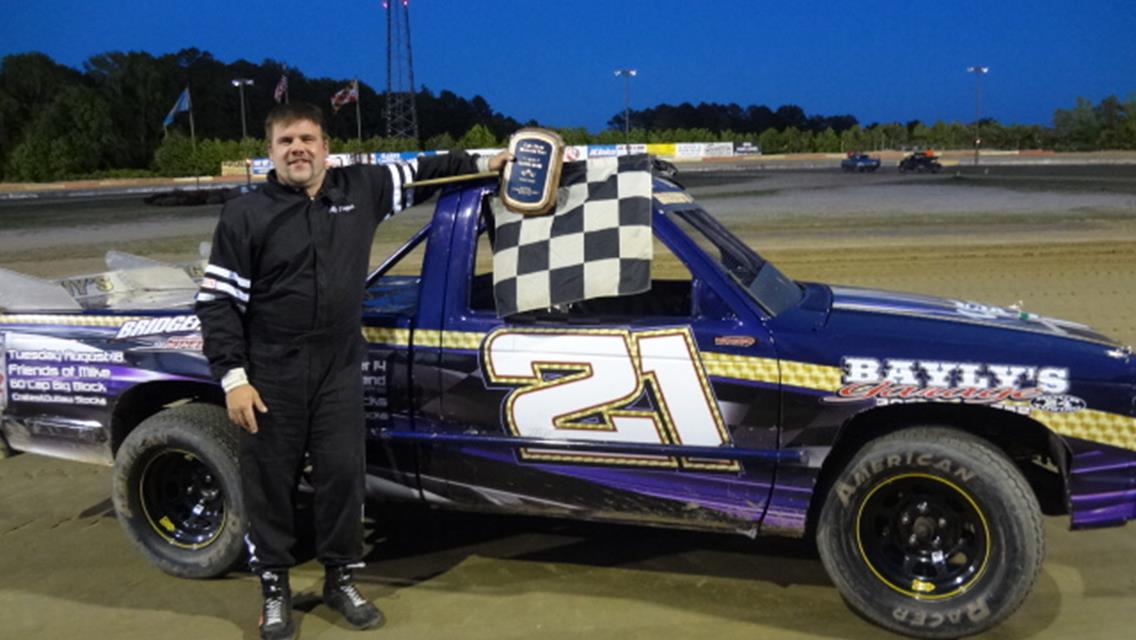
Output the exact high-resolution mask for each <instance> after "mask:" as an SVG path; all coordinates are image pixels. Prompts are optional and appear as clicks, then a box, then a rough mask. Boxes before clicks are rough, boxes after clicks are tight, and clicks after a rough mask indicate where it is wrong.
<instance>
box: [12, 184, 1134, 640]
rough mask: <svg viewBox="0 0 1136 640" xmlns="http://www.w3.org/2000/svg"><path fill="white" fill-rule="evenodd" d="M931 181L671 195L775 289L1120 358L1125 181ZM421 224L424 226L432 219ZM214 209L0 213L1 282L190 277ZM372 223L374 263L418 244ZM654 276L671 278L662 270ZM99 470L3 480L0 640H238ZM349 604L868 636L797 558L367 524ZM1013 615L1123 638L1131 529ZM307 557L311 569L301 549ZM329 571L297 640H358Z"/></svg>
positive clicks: (667, 539) (536, 631)
mask: <svg viewBox="0 0 1136 640" xmlns="http://www.w3.org/2000/svg"><path fill="white" fill-rule="evenodd" d="M959 171H960V172H961V174H962V175H961V176H960V177H955V176H954V169H949V170H948V171H945V172H944V173H943V174H940V175H937V176H911V175H908V176H900V175H898V174H897V173H895V171H894V168H891V167H887V166H885V167H884V168H883V169H881V170H880V172H878V173H875V174H868V175H860V174H848V175H845V174H841V173H840V172H839V170H832V171H827V170H823V171H821V170H818V171H766V172H760V171H750V172H738V171H725V170H720V171H714V172H706V173H695V172H692V171H686V170H684V171H683V173H682V174H680V176H679V178H678V179H679V181H680V182H682V183H683V184H685V185H686V186H687V187H688V188H689V189H690V190H691V191H692V193H694V195H695V196H696V197H697V198H698V199H699V201H700V202H701V203H702V205H703V206H704V207H705V208H706V209H707V210H709V211H711V212H712V213H715V214H716V215H718V216H719V217H720V218H721V219H722V220H723V221H724V222H725V223H726V224H727V225H728V226H730V227H731V228H732V229H734V230H735V231H737V232H738V233H739V235H741V236H742V237H743V238H744V239H746V240H747V241H748V242H749V243H750V244H751V245H752V246H753V247H755V248H756V249H757V250H758V251H759V252H760V253H762V254H763V255H764V256H765V257H767V258H769V259H771V260H773V261H774V262H775V263H777V264H778V266H780V267H781V268H782V269H783V270H784V271H786V272H787V273H788V274H789V275H790V276H792V277H795V278H798V279H805V280H819V281H824V282H831V283H840V284H852V285H863V286H871V287H881V288H887V289H896V290H903V291H919V292H925V293H930V294H936V295H945V296H951V297H956V298H962V299H969V300H975V301H980V302H987V303H993V304H999V305H1007V304H1014V303H1017V302H1022V303H1024V308H1025V309H1026V310H1028V311H1031V312H1035V313H1040V314H1044V315H1051V316H1056V317H1060V318H1066V319H1070V320H1076V321H1080V322H1085V323H1088V324H1090V325H1093V326H1094V327H1096V328H1098V329H1099V330H1101V331H1102V332H1103V333H1105V334H1107V335H1110V336H1112V337H1115V338H1117V339H1118V340H1119V341H1121V342H1122V343H1134V342H1136V295H1134V293H1136V291H1134V289H1136V287H1134V286H1133V285H1134V284H1136V166H1132V165H1127V166H1123V165H1121V166H1105V165H1102V166H1095V167H1062V166H1041V167H993V168H991V169H990V173H989V174H986V173H984V172H982V171H981V170H979V171H977V172H976V171H974V170H973V169H970V168H963V169H959ZM427 208H429V207H427ZM216 214H217V207H215V206H207V207H188V208H159V207H148V206H146V205H143V204H141V202H140V200H139V199H138V198H110V199H105V198H104V199H84V200H81V201H70V200H64V199H55V200H44V201H40V202H36V203H29V202H27V201H23V202H3V203H0V229H2V231H3V232H2V234H0V266H2V267H5V268H10V269H15V270H18V271H22V272H25V273H31V274H34V275H41V276H46V277H57V276H62V275H70V274H78V273H84V272H97V271H102V270H103V269H104V266H103V262H102V256H103V254H104V253H105V251H106V250H107V249H112V248H113V249H118V250H121V251H128V252H130V253H136V254H140V255H147V256H150V257H155V258H159V259H167V260H188V259H192V258H194V257H195V256H196V253H197V245H198V243H199V242H200V241H202V240H207V239H208V237H209V235H210V233H211V230H212V227H213V224H214V223H215V220H216ZM427 215H428V212H427V211H426V210H425V209H422V208H420V210H419V211H418V212H416V213H412V214H409V215H407V216H406V217H405V218H404V219H402V220H399V219H396V220H394V221H392V222H391V223H389V224H388V225H387V226H384V227H383V228H382V229H381V231H380V233H379V236H378V239H377V240H376V243H375V250H374V254H373V257H374V258H375V260H377V259H378V258H379V257H380V256H382V255H385V253H386V251H387V250H388V249H389V248H390V247H391V246H392V245H393V244H395V239H396V238H403V237H406V236H407V235H409V234H410V233H411V232H412V231H413V230H414V229H416V228H417V227H418V226H419V225H421V224H422V223H423V222H424V220H425V219H426V218H425V217H426V216H427ZM660 268H661V269H664V270H665V269H666V268H667V267H666V265H665V262H663V261H660ZM109 496H110V473H109V470H108V469H105V468H102V467H96V466H90V465H83V464H78V463H69V462H60V461H53V460H48V459H46V458H41V457H37V456H32V455H20V456H16V457H13V458H10V459H7V460H3V461H0V611H3V612H4V615H3V616H2V618H0V638H60V637H65V638H73V637H88V638H153V637H161V638H163V639H165V640H173V639H176V638H220V639H225V638H254V637H256V615H257V609H258V606H259V599H258V588H257V585H256V581H255V579H254V578H252V577H251V576H249V575H248V574H244V573H234V574H232V575H230V576H229V577H227V578H225V579H222V580H215V581H187V580H179V579H175V578H171V577H168V576H166V575H165V574H162V573H161V572H159V571H158V570H156V569H154V568H153V567H152V566H150V565H148V564H147V563H145V561H144V560H143V559H142V557H141V556H140V555H139V554H138V553H136V552H135V551H134V549H133V548H132V547H130V546H129V544H128V542H127V540H126V538H125V536H124V535H123V534H122V533H121V531H120V530H119V526H118V523H117V522H116V521H115V519H114V515H113V512H112V510H111V506H110V500H109ZM371 517H372V524H371V526H369V528H368V542H369V545H370V546H369V554H368V561H369V565H368V567H367V568H366V569H364V570H363V571H362V572H361V576H360V577H361V582H362V583H363V584H362V586H363V587H364V591H365V593H366V594H367V595H368V596H370V597H372V598H373V599H375V601H376V603H377V604H378V605H379V606H380V607H381V608H382V609H383V610H384V611H385V612H386V613H387V615H388V618H389V622H388V623H387V625H386V627H385V628H384V629H382V630H380V631H378V632H377V633H379V634H382V636H383V637H387V638H451V637H452V638H486V639H492V640H501V639H505V638H522V637H524V638H529V637H534V636H536V637H548V638H578V637H589V638H652V639H654V638H661V637H675V636H679V635H681V636H682V637H684V638H730V637H752V638H765V637H776V638H864V639H868V638H878V637H887V636H888V634H887V633H886V632H884V631H882V630H880V629H878V628H877V627H874V626H872V625H870V624H869V623H867V622H864V621H862V620H861V619H859V618H858V617H857V616H856V615H855V614H853V613H852V612H851V611H850V610H849V609H848V608H847V606H846V605H844V604H843V603H842V601H841V600H840V597H839V596H838V595H837V593H836V590H835V588H834V587H833V586H832V584H831V583H830V582H829V580H828V578H827V577H826V576H825V573H824V570H823V568H822V567H821V565H820V562H819V560H817V558H816V556H815V552H813V551H811V550H810V548H809V546H808V545H806V544H801V543H797V542H793V541H785V540H779V539H758V540H757V541H750V540H748V539H745V538H741V537H738V538H734V537H728V536H719V535H710V534H691V533H683V532H672V531H658V530H654V529H645V528H634V527H615V526H600V525H587V524H578V523H566V522H559V521H550V520H534V519H524V518H496V517H487V516H473V515H460V514H446V513H441V512H433V511H427V510H424V509H419V508H414V507H397V508H392V507H389V506H383V505H376V507H375V508H374V509H372V511H371ZM1067 525H1068V519H1067V518H1064V517H1052V518H1047V520H1046V534H1047V539H1048V553H1047V556H1046V561H1045V564H1044V567H1043V570H1042V573H1041V575H1040V577H1039V580H1038V583H1037V584H1036V585H1035V587H1034V590H1033V593H1032V595H1031V596H1030V597H1029V598H1028V599H1027V600H1026V602H1025V604H1024V605H1023V607H1022V609H1021V610H1020V611H1019V612H1018V613H1017V614H1016V615H1014V616H1013V617H1012V618H1010V619H1009V620H1008V621H1007V622H1006V623H1005V624H1003V625H1002V626H1000V627H998V628H997V629H995V630H993V631H992V632H990V633H988V634H986V636H984V637H987V638H1068V637H1077V638H1082V639H1084V638H1117V637H1126V636H1127V635H1129V634H1130V633H1131V629H1132V628H1133V626H1134V625H1136V608H1134V607H1133V606H1132V603H1133V602H1136V536H1134V535H1133V530H1132V528H1131V527H1127V528H1121V529H1106V530H1100V531H1086V532H1077V533H1072V532H1069V531H1067V530H1066V529H1067ZM303 557H306V558H310V557H311V552H310V550H309V551H308V552H307V553H306V555H304V556H303ZM321 578H322V572H321V570H320V567H319V566H318V565H317V564H316V563H314V562H313V561H311V560H308V561H307V562H305V563H304V564H303V565H301V566H300V567H299V568H298V569H297V570H295V571H294V572H293V575H292V584H293V587H294V589H295V590H296V591H297V592H298V593H300V594H301V595H300V596H299V597H298V602H297V606H298V608H299V610H300V613H299V619H298V623H299V627H300V633H301V636H302V637H305V638H316V637H319V638H357V637H360V636H359V634H358V633H357V632H354V631H350V630H348V629H346V628H345V627H343V626H342V624H340V623H338V622H337V621H335V620H334V619H333V618H332V617H331V616H330V615H329V614H328V612H327V609H326V608H325V607H322V606H319V605H318V600H317V594H318V592H319V589H320V586H321V584H320V582H321Z"/></svg>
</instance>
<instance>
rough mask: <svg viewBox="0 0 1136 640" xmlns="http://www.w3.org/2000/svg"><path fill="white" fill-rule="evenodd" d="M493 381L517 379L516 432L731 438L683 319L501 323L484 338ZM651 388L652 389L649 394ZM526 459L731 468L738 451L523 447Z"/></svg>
mask: <svg viewBox="0 0 1136 640" xmlns="http://www.w3.org/2000/svg"><path fill="white" fill-rule="evenodd" d="M482 356H483V358H484V362H485V370H486V374H487V375H486V377H487V379H488V381H489V382H490V383H493V384H498V385H509V386H515V387H516V388H515V389H513V390H512V391H511V392H509V395H508V397H507V398H506V400H505V407H504V420H505V424H506V425H507V426H508V428H509V430H510V431H511V432H512V434H513V435H515V436H519V437H525V438H570V439H573V440H591V441H599V442H624V443H645V444H674V445H691V446H703V447H719V446H722V445H726V444H729V443H730V437H729V433H728V432H727V431H726V428H725V425H724V423H723V421H722V415H721V413H720V412H719V411H718V403H717V401H716V400H715V399H714V394H713V391H712V390H711V389H710V384H709V381H708V380H707V378H706V372H705V371H704V370H703V369H702V363H701V360H700V359H699V357H698V349H697V347H696V346H695V343H694V338H693V336H692V335H691V333H690V328H689V327H681V328H674V329H657V330H648V331H636V332H632V331H628V330H622V329H591V330H571V329H525V328H506V329H499V330H497V331H494V332H493V333H491V334H489V336H488V337H487V338H486V339H485V342H484V343H483V346H482ZM648 389H649V392H648V393H645V391H647V390H648ZM520 455H521V457H522V458H523V459H526V460H536V461H551V462H583V463H607V464H625V465H636V466H644V467H661V468H680V467H681V468H684V469H701V470H712V471H737V470H738V469H739V468H740V467H739V466H738V463H737V462H736V461H734V460H702V459H691V458H678V457H674V456H659V455H632V454H611V453H580V452H567V451H556V450H551V449H533V448H526V449H521V451H520Z"/></svg>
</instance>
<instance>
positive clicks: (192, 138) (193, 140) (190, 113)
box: [185, 85, 197, 153]
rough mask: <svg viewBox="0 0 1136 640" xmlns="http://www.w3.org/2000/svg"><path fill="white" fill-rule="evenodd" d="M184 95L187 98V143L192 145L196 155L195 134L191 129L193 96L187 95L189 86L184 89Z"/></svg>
mask: <svg viewBox="0 0 1136 640" xmlns="http://www.w3.org/2000/svg"><path fill="white" fill-rule="evenodd" d="M185 95H186V96H187V97H188V98H189V142H190V144H191V145H193V152H194V153H197V132H196V131H194V128H193V96H192V95H191V94H190V93H189V85H186V87H185Z"/></svg>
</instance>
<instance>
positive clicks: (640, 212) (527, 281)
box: [491, 155, 652, 317]
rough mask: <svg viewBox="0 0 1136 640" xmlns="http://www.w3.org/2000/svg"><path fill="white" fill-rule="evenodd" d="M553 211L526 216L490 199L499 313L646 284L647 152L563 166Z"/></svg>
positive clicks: (648, 258) (645, 287)
mask: <svg viewBox="0 0 1136 640" xmlns="http://www.w3.org/2000/svg"><path fill="white" fill-rule="evenodd" d="M556 200H557V201H556V209H555V210H554V211H553V212H552V213H551V214H546V215H540V216H525V215H521V214H518V213H514V212H512V211H509V210H508V209H506V208H505V206H504V205H503V204H501V200H500V198H494V199H493V200H491V207H492V209H493V215H494V218H495V234H494V243H493V244H494V246H493V296H494V298H495V300H496V303H497V315H498V316H500V317H505V316H508V315H512V314H514V313H519V312H521V311H531V310H533V309H547V308H549V307H551V306H553V305H558V304H566V303H569V302H576V301H579V300H586V299H588V298H598V297H603V296H621V295H631V294H635V293H642V292H644V291H647V290H648V289H650V288H651V246H652V244H651V165H650V161H649V159H648V157H647V156H646V155H634V156H624V157H620V158H597V159H594V160H587V161H582V162H569V163H565V164H564V168H563V170H562V171H561V174H560V188H559V190H558V191H557V198H556Z"/></svg>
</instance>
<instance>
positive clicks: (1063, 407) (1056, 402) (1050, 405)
mask: <svg viewBox="0 0 1136 640" xmlns="http://www.w3.org/2000/svg"><path fill="white" fill-rule="evenodd" d="M1030 406H1032V407H1033V408H1034V409H1037V410H1038V411H1048V412H1050V413H1073V412H1076V411H1080V410H1081V409H1084V408H1085V401H1084V400H1082V399H1080V398H1078V397H1076V396H1065V395H1053V396H1041V397H1040V398H1034V399H1033V400H1031V401H1030Z"/></svg>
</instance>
